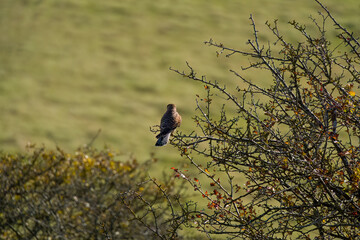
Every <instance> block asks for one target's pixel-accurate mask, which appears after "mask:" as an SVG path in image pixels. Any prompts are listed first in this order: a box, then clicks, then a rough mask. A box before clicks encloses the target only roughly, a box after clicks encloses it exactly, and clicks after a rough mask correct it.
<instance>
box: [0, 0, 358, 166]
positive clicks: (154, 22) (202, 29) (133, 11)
mask: <svg viewBox="0 0 360 240" xmlns="http://www.w3.org/2000/svg"><path fill="white" fill-rule="evenodd" d="M323 3H324V4H325V5H326V6H328V8H329V9H330V10H331V12H332V13H333V15H334V16H336V17H337V19H338V20H339V22H340V23H341V24H343V25H344V26H346V27H348V28H349V29H351V30H352V31H354V32H356V33H359V30H360V26H359V24H358V23H359V22H360V14H359V10H360V2H359V1H358V0H344V1H342V2H341V3H339V2H338V1H337V0H324V1H323ZM318 10H319V7H318V6H317V5H316V3H315V2H314V1H312V0H302V1H298V0H286V1H284V0H272V1H269V0H257V1H240V0H234V1H220V0H216V1H215V0H211V1H209V0H197V1H192V0H171V1H170V0H157V1H151V0H138V1H131V0H121V1H120V0H107V1H96V0H61V1H57V0H46V1H45V0H0V52H1V54H0V111H1V114H0V131H1V134H0V149H1V150H3V151H23V150H24V149H25V145H26V143H27V142H33V143H37V144H38V145H39V144H45V145H46V146H48V147H49V148H54V147H55V146H56V145H59V146H60V147H61V148H64V149H65V150H67V151H72V150H74V149H76V148H77V147H79V146H81V145H82V144H85V143H89V142H90V141H91V139H92V138H93V137H94V136H95V135H96V133H97V131H98V129H101V130H102V132H101V134H100V135H99V137H98V138H97V140H96V141H95V144H94V145H95V146H97V147H101V146H103V145H104V144H108V145H109V146H111V147H112V148H113V149H118V150H120V151H122V152H124V153H127V154H130V153H133V154H134V155H135V156H137V157H138V158H139V159H141V160H143V159H145V158H147V157H148V156H149V153H150V152H155V153H156V156H157V157H159V158H161V159H163V160H162V161H164V162H167V163H168V164H170V162H172V161H175V160H177V159H178V158H179V156H178V153H177V150H176V149H174V148H172V147H171V146H166V147H163V148H155V147H154V144H155V137H154V135H153V134H152V133H151V132H150V131H149V126H152V125H155V124H159V121H160V117H161V116H162V114H163V112H164V111H165V109H166V105H167V104H168V103H175V104H177V105H178V110H179V112H180V113H181V114H182V116H183V124H182V127H181V130H182V131H185V132H188V131H191V130H192V129H193V128H194V127H195V124H193V121H192V119H191V117H192V116H193V115H194V113H195V111H194V109H195V95H196V94H199V93H202V89H203V86H201V85H199V84H195V83H194V82H191V81H189V80H186V79H183V78H181V77H180V76H178V75H177V74H175V73H174V72H172V71H169V67H170V66H171V67H173V68H177V69H180V70H184V69H186V65H185V61H188V62H189V63H190V64H191V65H192V66H193V67H194V68H195V69H196V70H199V74H206V75H207V76H208V79H217V80H219V81H221V82H222V83H224V84H226V85H227V86H230V87H231V86H234V85H236V84H237V82H236V81H237V80H236V79H235V78H234V77H233V76H232V75H231V74H230V73H229V72H228V70H229V68H233V69H239V68H240V66H241V65H245V64H246V63H247V59H246V58H242V59H240V58H230V59H228V58H225V57H222V56H221V57H219V58H217V57H216V54H215V49H213V48H209V47H207V46H205V45H204V44H203V42H204V41H206V40H209V39H210V38H212V39H214V40H215V41H216V42H222V43H224V44H226V45H228V46H231V47H234V48H237V49H246V47H247V46H246V45H245V43H246V41H247V39H249V38H251V37H252V28H251V26H250V25H249V23H250V22H249V19H248V18H249V15H250V14H253V16H254V18H255V21H256V23H257V25H258V29H259V30H260V31H261V33H260V35H261V40H263V41H265V42H264V43H266V42H267V40H268V38H269V37H270V34H269V32H268V31H266V30H265V27H264V23H265V21H266V20H273V19H279V22H280V24H281V25H280V29H284V30H285V32H284V33H287V32H286V29H287V28H289V26H288V24H286V23H287V22H288V21H290V20H293V19H296V20H298V21H300V22H304V23H310V20H309V19H308V17H309V15H313V16H316V15H317V11H318ZM288 34H289V36H288V38H289V39H294V40H295V39H296V37H297V36H296V35H293V33H291V32H288ZM250 77H251V76H250ZM257 77H258V76H257Z"/></svg>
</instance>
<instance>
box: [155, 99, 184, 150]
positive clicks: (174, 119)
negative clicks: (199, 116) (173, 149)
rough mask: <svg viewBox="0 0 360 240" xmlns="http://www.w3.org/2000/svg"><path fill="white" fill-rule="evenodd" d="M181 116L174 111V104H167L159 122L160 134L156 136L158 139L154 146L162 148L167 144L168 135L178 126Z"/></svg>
mask: <svg viewBox="0 0 360 240" xmlns="http://www.w3.org/2000/svg"><path fill="white" fill-rule="evenodd" d="M180 123H181V116H180V114H179V113H178V112H177V111H176V106H175V104H168V105H167V110H166V112H165V114H164V116H163V117H162V118H161V122H160V133H159V134H158V135H157V136H156V138H157V139H158V140H157V142H156V144H155V146H164V145H166V144H167V143H168V142H169V138H170V135H171V134H172V133H173V132H174V130H175V129H176V128H177V127H179V126H180Z"/></svg>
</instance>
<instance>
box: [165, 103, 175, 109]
mask: <svg viewBox="0 0 360 240" xmlns="http://www.w3.org/2000/svg"><path fill="white" fill-rule="evenodd" d="M167 109H168V110H173V109H176V105H175V104H168V105H167Z"/></svg>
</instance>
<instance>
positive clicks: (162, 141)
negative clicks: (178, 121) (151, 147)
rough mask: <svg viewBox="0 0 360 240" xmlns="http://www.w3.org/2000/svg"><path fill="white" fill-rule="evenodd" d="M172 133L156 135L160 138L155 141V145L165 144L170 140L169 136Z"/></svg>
mask: <svg viewBox="0 0 360 240" xmlns="http://www.w3.org/2000/svg"><path fill="white" fill-rule="evenodd" d="M170 134H171V132H170V133H168V134H164V135H160V134H159V135H158V136H156V137H157V138H158V140H157V142H156V143H155V146H159V147H160V146H164V145H166V144H167V143H168V142H169V138H170Z"/></svg>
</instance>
